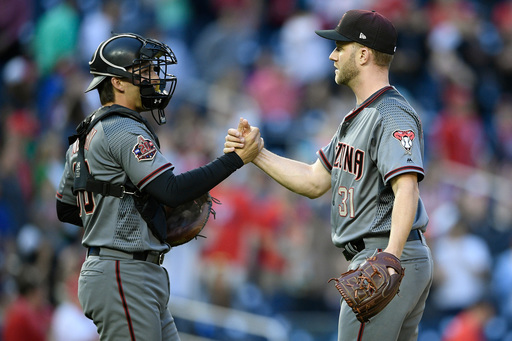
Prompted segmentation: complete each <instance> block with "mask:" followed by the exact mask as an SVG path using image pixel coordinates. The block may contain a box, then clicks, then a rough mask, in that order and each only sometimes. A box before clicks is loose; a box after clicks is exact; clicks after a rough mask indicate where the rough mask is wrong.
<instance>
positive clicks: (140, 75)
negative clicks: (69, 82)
mask: <svg viewBox="0 0 512 341" xmlns="http://www.w3.org/2000/svg"><path fill="white" fill-rule="evenodd" d="M177 63H178V61H177V59H176V56H175V55H174V52H173V51H172V50H171V48H170V47H169V46H167V45H166V44H164V43H161V42H159V41H158V40H155V39H148V38H143V37H141V36H140V35H137V34H134V33H122V34H116V35H114V36H113V37H111V38H109V39H107V40H106V41H104V42H102V43H101V44H100V45H99V46H98V48H97V49H96V51H95V52H94V54H93V56H92V59H91V61H90V62H89V69H90V72H91V73H92V74H93V75H94V79H93V80H92V81H91V83H90V84H89V87H88V88H87V90H85V92H88V91H91V90H93V89H95V88H96V87H98V85H99V84H100V83H101V82H103V81H104V80H105V79H106V78H107V77H109V76H110V77H122V78H126V79H129V80H130V81H131V83H132V84H134V85H136V86H138V87H139V88H140V97H141V102H142V106H143V108H144V109H146V110H150V111H151V113H152V114H153V118H154V119H155V121H156V122H157V123H158V124H164V123H165V121H166V120H165V113H164V108H165V107H166V106H167V104H169V101H170V100H171V97H172V95H173V93H174V90H175V89H176V82H177V78H176V76H174V75H171V74H169V73H168V70H167V68H168V67H169V66H171V65H174V64H177ZM154 110H157V111H158V117H156V116H155V113H154Z"/></svg>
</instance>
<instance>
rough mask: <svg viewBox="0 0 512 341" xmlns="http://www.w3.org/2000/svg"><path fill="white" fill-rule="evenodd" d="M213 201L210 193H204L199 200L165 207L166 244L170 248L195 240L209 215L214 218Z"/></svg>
mask: <svg viewBox="0 0 512 341" xmlns="http://www.w3.org/2000/svg"><path fill="white" fill-rule="evenodd" d="M214 200H215V199H212V197H211V196H210V193H205V194H203V195H202V196H200V197H199V198H197V199H195V200H192V201H189V202H187V203H184V204H182V205H179V206H177V207H174V208H172V207H168V206H166V207H165V216H166V221H167V238H166V242H167V243H168V244H169V245H171V246H178V245H182V244H185V243H188V242H189V241H191V240H192V239H194V238H196V237H197V236H198V235H199V233H200V232H201V231H202V230H203V228H204V226H205V225H206V222H207V221H208V218H209V217H210V213H212V214H213V216H214V218H215V211H214V210H213V209H212V203H213V201H214ZM216 202H217V201H216ZM217 203H218V202H217Z"/></svg>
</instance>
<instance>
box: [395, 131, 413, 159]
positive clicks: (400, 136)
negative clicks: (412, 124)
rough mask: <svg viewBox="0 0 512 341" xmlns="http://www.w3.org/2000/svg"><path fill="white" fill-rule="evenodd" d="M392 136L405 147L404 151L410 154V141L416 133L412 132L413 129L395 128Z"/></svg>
mask: <svg viewBox="0 0 512 341" xmlns="http://www.w3.org/2000/svg"><path fill="white" fill-rule="evenodd" d="M393 137H394V138H395V139H397V140H398V141H400V144H401V145H402V147H403V148H404V149H405V152H406V153H407V154H412V153H411V149H412V141H414V138H415V137H416V134H414V131H412V130H395V131H394V132H393Z"/></svg>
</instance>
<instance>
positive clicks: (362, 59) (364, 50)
mask: <svg viewBox="0 0 512 341" xmlns="http://www.w3.org/2000/svg"><path fill="white" fill-rule="evenodd" d="M370 54H371V51H370V49H369V48H368V47H366V46H361V48H360V49H359V54H357V56H358V57H359V58H358V61H359V63H360V64H361V65H364V64H366V63H368V60H369V59H370Z"/></svg>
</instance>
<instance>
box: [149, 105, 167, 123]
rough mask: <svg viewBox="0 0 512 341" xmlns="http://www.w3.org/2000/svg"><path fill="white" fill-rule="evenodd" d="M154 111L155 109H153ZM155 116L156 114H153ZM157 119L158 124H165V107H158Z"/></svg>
mask: <svg viewBox="0 0 512 341" xmlns="http://www.w3.org/2000/svg"><path fill="white" fill-rule="evenodd" d="M151 111H153V110H151ZM153 118H154V116H153ZM155 121H156V123H158V125H162V124H165V122H167V120H166V119H165V113H164V110H163V109H158V120H157V119H156V118H155Z"/></svg>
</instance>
